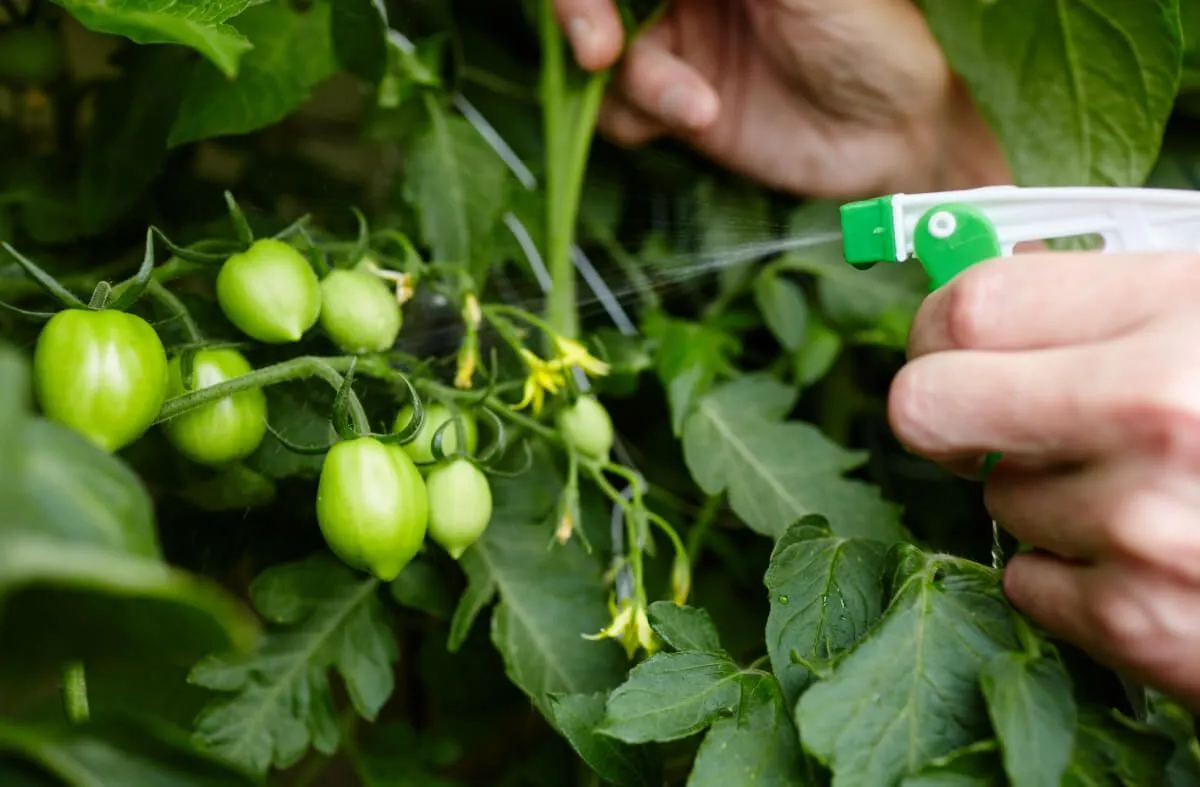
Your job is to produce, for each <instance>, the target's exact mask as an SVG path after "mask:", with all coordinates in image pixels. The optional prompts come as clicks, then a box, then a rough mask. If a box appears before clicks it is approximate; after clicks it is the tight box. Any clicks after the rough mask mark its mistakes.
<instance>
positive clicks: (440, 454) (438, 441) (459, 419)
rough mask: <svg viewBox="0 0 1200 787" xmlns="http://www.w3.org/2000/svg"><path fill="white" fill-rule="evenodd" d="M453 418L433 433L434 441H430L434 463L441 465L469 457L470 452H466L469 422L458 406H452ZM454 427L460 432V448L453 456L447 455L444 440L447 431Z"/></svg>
mask: <svg viewBox="0 0 1200 787" xmlns="http://www.w3.org/2000/svg"><path fill="white" fill-rule="evenodd" d="M450 412H451V417H450V418H449V419H447V420H446V421H445V422H443V423H442V424H441V425H440V426H438V428H437V429H436V430H435V431H434V433H433V439H431V440H430V445H429V448H430V453H432V454H433V463H434V464H440V463H441V462H442V461H444V460H446V459H450V458H454V457H468V458H469V456H470V454H469V452H468V451H467V450H466V443H467V441H466V436H467V422H466V419H465V418H464V417H463V414H462V411H461V409H460V408H459V407H457V406H456V405H453V404H451V405H450ZM450 427H453V428H454V429H456V430H457V431H458V437H459V440H458V443H459V445H458V448H457V450H456V451H455V452H454V453H453V454H449V455H447V454H446V450H445V446H444V442H443V441H444V440H445V439H446V438H445V435H446V429H448V428H450Z"/></svg>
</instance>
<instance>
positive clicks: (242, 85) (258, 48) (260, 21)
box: [170, 0, 337, 146]
mask: <svg viewBox="0 0 1200 787" xmlns="http://www.w3.org/2000/svg"><path fill="white" fill-rule="evenodd" d="M236 25H237V28H238V30H240V31H241V32H242V33H244V34H245V36H246V38H248V39H249V40H250V41H252V42H253V43H254V49H253V50H251V51H250V52H249V53H247V54H246V56H245V57H244V58H242V65H241V69H240V71H239V72H238V75H237V79H235V80H233V81H230V80H229V79H228V77H227V76H226V75H224V74H222V73H221V72H219V71H217V70H216V69H214V68H211V67H208V66H207V65H205V64H199V65H197V67H196V70H195V71H194V72H193V73H192V76H191V79H190V80H189V81H188V83H187V85H186V93H185V95H184V99H183V105H182V106H181V107H180V109H179V116H178V118H177V119H176V121H175V125H174V127H172V129H171V137H170V144H171V145H172V146H177V145H182V144H184V143H186V142H194V141H196V140H199V139H208V138H210V137H219V136H226V135H232V134H246V133H249V132H251V131H257V130H258V129H261V128H264V127H266V126H269V125H271V124H272V123H277V122H279V121H280V120H283V119H284V118H285V117H287V115H288V114H289V113H291V112H292V110H294V109H296V108H297V107H299V106H300V105H301V104H302V103H304V101H306V100H307V99H308V97H309V94H310V93H311V91H312V89H313V88H314V87H316V85H317V84H319V83H320V82H322V81H324V80H325V79H326V78H327V77H329V76H331V75H332V74H333V73H334V72H335V71H336V70H337V63H336V62H335V60H334V57H333V44H332V41H331V40H330V32H329V2H328V1H327V0H318V2H315V3H313V4H312V5H311V6H310V7H309V8H308V9H307V10H303V11H298V10H295V9H293V8H292V7H291V4H289V3H287V2H283V0H271V2H268V3H266V4H264V5H259V6H256V7H254V8H251V9H250V10H248V11H246V13H244V14H242V15H241V16H239V17H238V19H237V22H236Z"/></svg>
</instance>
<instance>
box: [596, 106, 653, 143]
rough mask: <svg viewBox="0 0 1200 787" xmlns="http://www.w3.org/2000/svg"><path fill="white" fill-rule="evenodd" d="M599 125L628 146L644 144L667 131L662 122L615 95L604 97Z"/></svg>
mask: <svg viewBox="0 0 1200 787" xmlns="http://www.w3.org/2000/svg"><path fill="white" fill-rule="evenodd" d="M597 125H599V127H600V131H601V132H603V133H604V134H605V135H606V136H607V137H609V138H610V139H612V141H614V142H616V143H617V144H619V145H625V146H627V147H636V146H638V145H644V144H646V143H647V142H650V141H652V140H654V139H657V138H658V137H660V136H662V135H663V134H664V133H666V128H664V127H663V125H662V124H661V123H658V122H656V121H654V120H652V119H651V118H650V117H649V116H648V115H646V114H645V113H644V112H641V111H639V110H637V109H635V108H634V107H632V106H630V105H629V103H628V102H626V101H624V100H623V99H621V98H619V97H617V96H614V95H608V96H605V97H604V103H603V104H602V105H601V106H600V117H599V119H598V123H597Z"/></svg>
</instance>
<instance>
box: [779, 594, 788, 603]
mask: <svg viewBox="0 0 1200 787" xmlns="http://www.w3.org/2000/svg"><path fill="white" fill-rule="evenodd" d="M779 603H780V604H786V603H788V597H787V596H780V597H779Z"/></svg>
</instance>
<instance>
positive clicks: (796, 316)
mask: <svg viewBox="0 0 1200 787" xmlns="http://www.w3.org/2000/svg"><path fill="white" fill-rule="evenodd" d="M754 302H755V303H756V304H757V305H758V310H759V311H760V312H762V316H763V320H764V321H766V323H767V327H768V328H770V329H771V333H773V334H774V335H775V338H776V339H778V340H779V344H780V345H781V346H782V347H783V348H784V349H785V350H789V351H791V352H795V351H796V350H799V349H800V348H801V347H803V346H804V340H805V337H806V335H807V333H808V301H807V300H806V299H805V297H804V290H802V289H800V287H799V286H798V285H797V284H796V283H795V282H793V281H790V280H788V279H785V278H784V277H782V276H780V275H779V274H778V273H776V272H775V271H770V272H764V273H762V274H760V275H759V276H758V278H756V279H755V280H754Z"/></svg>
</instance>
